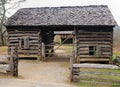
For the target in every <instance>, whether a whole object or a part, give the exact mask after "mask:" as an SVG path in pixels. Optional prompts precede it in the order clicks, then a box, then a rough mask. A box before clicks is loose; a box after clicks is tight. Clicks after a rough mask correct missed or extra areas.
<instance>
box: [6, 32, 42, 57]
mask: <svg viewBox="0 0 120 87" xmlns="http://www.w3.org/2000/svg"><path fill="white" fill-rule="evenodd" d="M26 37H28V38H29V40H28V41H29V44H28V43H26V44H27V45H29V46H28V47H27V48H25V47H24V44H25V43H23V42H21V40H24V38H26ZM41 40H42V39H41V31H38V30H24V31H23V30H16V31H15V30H14V31H13V30H10V31H8V47H14V46H16V45H17V46H18V52H19V55H27V56H29V55H36V56H40V55H41V43H42V42H41Z"/></svg>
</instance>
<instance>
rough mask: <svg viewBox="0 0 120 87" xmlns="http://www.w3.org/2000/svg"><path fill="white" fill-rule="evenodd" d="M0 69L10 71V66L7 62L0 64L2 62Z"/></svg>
mask: <svg viewBox="0 0 120 87" xmlns="http://www.w3.org/2000/svg"><path fill="white" fill-rule="evenodd" d="M0 70H5V71H6V70H7V71H10V67H9V65H8V64H7V65H2V64H0Z"/></svg>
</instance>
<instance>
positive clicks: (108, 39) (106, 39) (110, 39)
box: [77, 38, 112, 41]
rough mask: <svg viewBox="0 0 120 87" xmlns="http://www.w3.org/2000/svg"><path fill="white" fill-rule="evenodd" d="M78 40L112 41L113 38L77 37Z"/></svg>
mask: <svg viewBox="0 0 120 87" xmlns="http://www.w3.org/2000/svg"><path fill="white" fill-rule="evenodd" d="M77 41H112V38H77Z"/></svg>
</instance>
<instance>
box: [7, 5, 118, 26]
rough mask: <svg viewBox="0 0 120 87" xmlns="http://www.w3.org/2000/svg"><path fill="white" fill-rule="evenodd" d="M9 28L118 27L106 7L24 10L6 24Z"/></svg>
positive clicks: (19, 11)
mask: <svg viewBox="0 0 120 87" xmlns="http://www.w3.org/2000/svg"><path fill="white" fill-rule="evenodd" d="M6 25H7V26H12V25H22V26H24V25H25V26H28V25H30V26H41V25H45V26H46V25H109V26H111V25H112V26H113V25H117V23H116V22H115V20H114V18H113V16H112V14H111V12H110V10H109V8H108V7H107V6H106V5H98V6H97V5H95V6H73V7H42V8H22V9H20V10H18V11H17V12H16V13H15V14H14V15H13V16H12V17H10V18H9V19H8V21H7V23H6Z"/></svg>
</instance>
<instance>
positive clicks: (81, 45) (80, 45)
mask: <svg viewBox="0 0 120 87" xmlns="http://www.w3.org/2000/svg"><path fill="white" fill-rule="evenodd" d="M89 46H97V47H111V45H96V44H93V45H90V44H78V46H77V48H80V47H81V48H84V47H89Z"/></svg>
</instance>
